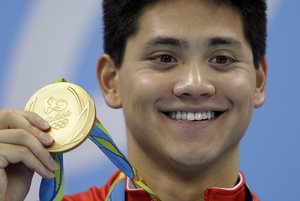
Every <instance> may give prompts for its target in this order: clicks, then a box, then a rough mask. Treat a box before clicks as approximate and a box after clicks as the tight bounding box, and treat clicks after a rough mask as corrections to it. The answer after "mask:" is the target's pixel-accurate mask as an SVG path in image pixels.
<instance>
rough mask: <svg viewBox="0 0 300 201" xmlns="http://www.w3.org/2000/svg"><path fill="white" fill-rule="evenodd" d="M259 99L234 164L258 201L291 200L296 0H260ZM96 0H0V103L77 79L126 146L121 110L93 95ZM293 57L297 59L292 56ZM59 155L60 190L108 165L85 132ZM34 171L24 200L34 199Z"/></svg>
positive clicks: (90, 180) (295, 168)
mask: <svg viewBox="0 0 300 201" xmlns="http://www.w3.org/2000/svg"><path fill="white" fill-rule="evenodd" d="M268 4H269V5H268V6H269V9H268V20H269V24H268V47H267V56H268V63H269V72H268V86H267V98H266V103H265V105H264V106H263V107H262V108H259V109H257V110H256V111H255V113H254V117H253V121H252V122H251V124H250V127H249V130H248V132H247V133H246V136H245V137H244V139H243V141H242V146H241V170H242V171H243V172H244V174H246V178H247V183H248V185H249V186H250V188H251V189H252V190H254V191H255V192H256V193H257V194H258V196H259V197H260V198H261V200H262V201H265V200H266V201H267V200H268V201H283V200H289V201H297V200H299V193H300V185H299V180H300V173H299V171H300V159H299V153H300V142H299V141H300V133H299V130H300V123H299V118H298V117H297V114H298V112H299V111H300V109H299V102H300V94H299V93H300V78H299V75H300V67H298V65H299V64H298V57H300V55H298V54H299V53H300V51H299V49H300V42H299V41H300V22H299V20H300V12H299V7H300V1H297V0H289V1H283V0H269V1H268ZM101 13H102V9H101V1H100V0H85V1H73V0H64V1H61V0H51V1H50V0H44V1H34V0H26V1H19V0H9V1H8V0H4V1H1V2H0V108H4V107H10V108H16V109H23V108H24V106H25V104H26V102H27V100H28V99H29V98H30V97H31V95H33V93H35V92H36V91H37V90H38V89H40V88H41V87H43V86H45V85H47V84H49V83H51V82H52V81H54V80H56V79H58V78H61V77H64V78H65V79H67V80H68V81H70V82H74V83H76V84H79V85H81V86H82V87H84V88H85V89H86V90H87V91H88V92H89V93H90V95H91V96H92V98H93V99H94V101H95V102H96V105H97V116H98V118H99V120H100V121H101V122H102V123H103V125H104V126H105V127H106V129H107V130H108V131H109V132H110V133H111V135H112V136H113V138H114V140H115V142H116V143H117V144H118V146H119V147H120V149H121V150H123V151H124V152H125V153H126V139H125V131H124V129H125V127H124V123H123V116H122V111H121V110H112V109H109V108H108V107H107V106H106V105H105V103H104V101H103V98H102V97H101V94H100V90H99V87H98V83H97V79H96V75H95V69H96V64H97V59H98V57H99V55H100V54H101V53H102V52H103V49H102V46H103V43H102V20H101V15H102V14H101ZM299 61H300V60H299ZM64 158H65V162H64V163H65V181H66V183H65V194H73V193H76V192H80V191H84V190H87V189H88V188H89V187H90V186H93V185H94V186H100V185H103V184H105V183H106V180H107V178H108V177H109V176H110V174H112V173H113V172H115V171H116V168H115V167H114V166H113V165H112V164H111V162H109V161H108V159H107V158H106V157H105V156H104V155H103V154H102V153H101V151H98V148H97V147H96V146H95V145H94V144H92V143H91V142H90V141H89V140H87V141H86V142H85V143H84V144H83V145H81V146H80V147H78V148H76V149H75V150H73V151H72V152H69V153H66V154H65V155H64ZM39 182H40V177H39V176H38V175H35V176H34V179H33V184H32V187H31V190H30V192H29V194H28V196H27V198H26V201H32V200H38V190H39Z"/></svg>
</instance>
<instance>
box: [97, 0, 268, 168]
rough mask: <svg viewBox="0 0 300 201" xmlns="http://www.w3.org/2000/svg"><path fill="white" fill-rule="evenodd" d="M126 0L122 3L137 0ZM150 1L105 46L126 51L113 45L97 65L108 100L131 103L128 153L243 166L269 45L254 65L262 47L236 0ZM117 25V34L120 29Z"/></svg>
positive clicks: (136, 157) (185, 164)
mask: <svg viewBox="0 0 300 201" xmlns="http://www.w3.org/2000/svg"><path fill="white" fill-rule="evenodd" d="M124 2H125V1H120V2H119V4H122V5H123V4H126V5H127V4H132V5H133V4H134V3H128V2H127V3H124ZM134 2H136V3H137V4H139V3H138V1H134ZM220 2H221V1H220ZM110 3H111V2H110ZM110 3H109V1H107V2H106V1H105V4H106V6H108V4H110ZM151 3H152V4H151V5H150V2H148V6H146V7H144V8H143V9H142V10H140V11H139V12H138V11H137V10H136V9H133V10H134V11H132V13H137V14H138V16H139V17H138V18H135V19H138V21H137V22H136V28H135V29H133V30H134V32H132V33H130V34H129V33H128V32H126V31H125V32H126V34H125V35H126V37H125V36H123V39H122V40H121V39H118V40H117V39H111V40H114V41H116V43H112V44H110V45H108V44H109V42H111V41H110V40H109V37H110V36H109V34H108V33H106V40H107V41H108V44H106V47H113V48H114V50H117V51H116V52H118V48H120V52H119V53H120V55H121V56H120V55H119V56H118V55H116V53H115V52H114V51H112V50H109V48H108V49H107V50H106V52H107V53H109V54H104V55H102V56H101V58H100V60H99V65H98V79H99V83H100V86H101V89H102V92H103V95H104V98H105V101H106V103H107V104H108V105H109V106H110V107H113V108H120V107H122V108H123V110H124V116H125V121H126V128H127V136H128V149H129V150H128V151H129V158H130V159H131V160H132V161H133V162H134V165H136V166H137V168H138V169H141V166H145V164H146V166H149V168H150V166H152V168H154V169H155V168H158V166H159V167H164V168H168V167H169V168H170V167H172V168H174V169H177V170H178V169H184V170H186V171H192V170H195V171H199V168H203V167H204V166H208V165H209V164H210V166H214V167H217V166H218V167H219V168H220V167H221V168H223V167H227V168H230V167H235V168H236V167H237V164H238V162H237V161H238V150H239V148H238V146H239V142H240V139H241V138H242V136H243V135H244V133H245V132H246V129H247V127H248V125H249V122H250V119H251V116H252V112H253V108H255V107H259V106H261V105H262V104H263V102H264V92H265V81H266V63H265V57H264V54H263V53H264V45H263V48H262V49H260V50H255V51H256V52H260V53H259V54H257V55H260V58H259V60H258V61H259V62H258V64H257V65H258V66H255V64H254V62H253V61H254V60H257V59H258V58H256V59H255V58H254V55H255V54H253V51H254V47H256V46H255V45H253V44H252V43H251V41H250V42H249V38H248V36H247V34H245V33H247V32H246V31H245V30H247V29H248V28H245V21H246V20H244V18H243V17H241V11H240V10H238V9H237V8H236V7H235V6H231V4H230V3H224V1H222V3H219V2H217V1H208V0H202V1H200V0H189V1H186V0H172V1H167V0H166V1H157V2H156V3H153V1H151ZM248 3H249V4H252V1H249V2H248ZM256 3H257V2H256ZM229 5H230V6H229ZM116 6H119V5H116ZM121 7H122V6H121ZM122 8H123V9H124V11H122V12H118V14H117V16H114V17H115V18H117V17H119V18H124V19H125V17H124V15H125V14H124V13H126V12H127V11H125V10H127V9H132V8H131V7H130V6H128V5H127V7H126V6H125V7H124V6H123V7H122ZM247 8H248V7H247ZM250 8H251V6H249V8H248V9H250ZM107 12H108V11H107V9H106V10H105V15H106V17H107V15H108V13H107ZM111 12H112V11H111ZM244 12H246V11H244ZM251 13H252V12H251ZM252 14H253V13H252ZM255 15H257V14H255ZM126 19H128V18H126ZM116 21H118V20H116ZM131 21H134V20H133V19H131ZM249 21H250V20H249ZM111 23H112V24H111V26H113V27H114V26H121V27H123V29H126V26H129V25H128V24H127V23H128V22H124V23H125V24H119V23H116V24H114V23H115V22H113V19H112V22H111ZM106 26H110V25H109V24H106ZM252 26H254V25H251V30H252ZM261 26H263V27H264V26H265V24H264V23H263V24H262V25H261ZM254 27H257V29H258V25H256V26H254ZM262 29H264V28H262ZM113 30H114V32H111V33H110V34H112V36H111V37H114V35H115V34H116V35H119V34H121V33H116V32H121V30H120V29H118V31H117V30H116V29H113ZM253 30H254V29H253ZM256 31H257V30H256ZM257 32H258V31H257ZM122 34H123V33H122ZM122 34H121V35H122ZM262 37H264V34H262ZM117 38H119V37H117ZM120 41H123V42H120ZM118 42H120V44H119V43H118ZM116 58H119V60H118V59H116ZM121 58H122V59H121ZM216 163H218V165H216ZM212 164H214V165H212ZM153 166H156V167H153ZM211 170H212V169H211ZM164 171H166V170H164ZM215 171H221V170H220V169H219V170H216V169H215Z"/></svg>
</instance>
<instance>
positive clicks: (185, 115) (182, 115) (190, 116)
mask: <svg viewBox="0 0 300 201" xmlns="http://www.w3.org/2000/svg"><path fill="white" fill-rule="evenodd" d="M167 115H168V116H169V117H170V118H172V119H176V120H187V121H204V120H211V119H214V118H216V117H217V116H219V115H220V112H215V111H206V112H196V113H194V112H185V111H176V112H168V113H167Z"/></svg>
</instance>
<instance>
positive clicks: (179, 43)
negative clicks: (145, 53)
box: [145, 36, 189, 48]
mask: <svg viewBox="0 0 300 201" xmlns="http://www.w3.org/2000/svg"><path fill="white" fill-rule="evenodd" d="M159 45H163V46H172V47H184V48H188V47H189V45H188V42H187V41H185V40H181V39H178V38H172V37H164V36H157V37H154V38H153V39H151V40H150V41H148V42H147V43H146V44H145V47H147V48H151V47H155V46H159Z"/></svg>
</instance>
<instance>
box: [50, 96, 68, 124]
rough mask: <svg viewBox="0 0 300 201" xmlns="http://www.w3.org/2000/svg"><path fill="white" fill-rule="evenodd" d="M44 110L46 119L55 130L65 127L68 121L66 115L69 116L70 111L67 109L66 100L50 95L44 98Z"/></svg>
mask: <svg viewBox="0 0 300 201" xmlns="http://www.w3.org/2000/svg"><path fill="white" fill-rule="evenodd" d="M44 112H45V114H47V118H46V120H47V121H48V123H49V124H50V126H51V128H53V129H55V130H59V129H62V128H65V127H66V126H67V125H68V123H69V119H68V117H69V116H71V111H70V110H69V109H68V102H67V101H66V100H64V99H57V98H54V97H53V96H51V97H50V98H49V99H48V100H46V103H45V108H44Z"/></svg>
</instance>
